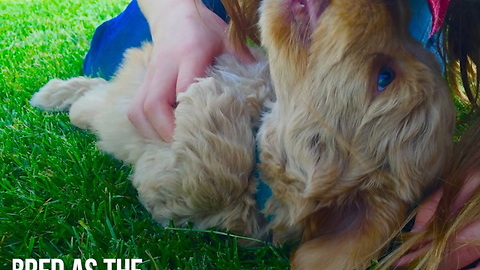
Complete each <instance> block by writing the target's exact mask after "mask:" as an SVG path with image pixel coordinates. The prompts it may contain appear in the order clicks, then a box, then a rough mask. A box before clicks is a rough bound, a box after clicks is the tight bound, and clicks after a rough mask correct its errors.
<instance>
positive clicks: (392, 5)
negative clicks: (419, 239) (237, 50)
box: [260, 0, 455, 269]
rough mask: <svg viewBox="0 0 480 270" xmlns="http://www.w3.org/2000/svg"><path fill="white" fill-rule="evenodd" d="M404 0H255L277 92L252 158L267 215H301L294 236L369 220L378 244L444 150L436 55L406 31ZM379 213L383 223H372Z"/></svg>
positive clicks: (443, 95) (431, 175)
mask: <svg viewBox="0 0 480 270" xmlns="http://www.w3.org/2000/svg"><path fill="white" fill-rule="evenodd" d="M407 2H408V1H404V0H356V1H351V0H264V2H263V4H262V8H261V19H260V26H261V30H262V42H263V44H264V46H265V47H266V49H267V53H268V56H269V60H270V63H271V74H272V79H273V83H274V86H275V92H276V94H277V102H276V104H275V105H274V107H273V109H272V111H271V113H270V114H269V115H267V116H266V117H265V121H264V125H263V127H262V129H261V131H260V146H261V150H262V152H261V159H262V163H263V164H264V173H265V177H266V178H270V179H267V182H268V183H269V184H270V186H271V187H272V190H273V191H274V194H275V195H276V197H277V200H278V202H277V203H278V205H280V206H278V205H277V206H276V208H275V207H274V209H277V210H278V211H277V212H276V213H274V214H275V215H276V216H277V224H278V226H279V227H282V228H283V229H284V228H285V227H288V226H289V225H294V224H300V225H299V226H303V227H305V231H306V233H305V234H304V241H305V242H308V241H309V240H312V239H313V238H318V237H322V235H325V234H328V232H332V233H338V234H341V233H343V235H350V234H349V233H347V232H349V231H352V230H354V229H355V230H358V231H359V232H360V231H363V232H365V230H371V231H375V230H379V231H382V232H381V233H380V235H378V236H377V237H376V239H374V240H371V242H372V244H371V245H370V246H371V247H374V246H377V247H378V245H379V244H380V243H382V242H383V241H386V239H385V238H386V237H388V234H389V233H392V230H393V228H394V227H395V226H397V227H398V226H400V224H399V223H401V220H402V219H403V217H404V215H405V211H406V209H407V208H408V207H409V206H410V205H411V204H412V203H414V202H416V201H417V200H419V198H420V197H421V195H422V193H423V192H424V191H425V189H426V187H428V186H429V185H430V184H432V182H433V181H434V179H435V178H436V177H437V176H438V175H439V174H440V173H441V170H442V167H443V164H444V162H445V160H446V157H447V156H448V154H449V152H450V148H451V144H452V133H453V128H454V117H455V114H454V109H453V104H452V102H451V98H450V95H449V92H448V89H447V87H446V85H445V84H444V82H443V80H442V78H441V71H440V67H439V64H438V63H437V60H436V59H435V57H434V56H433V55H432V54H431V53H430V52H428V51H426V50H425V49H424V48H423V47H422V45H421V44H419V43H418V42H416V41H415V40H413V39H412V38H411V37H410V35H409V32H408V29H407V25H408V22H409V8H408V4H407ZM280 193H281V194H280ZM299 204H302V205H299ZM382 213H383V214H385V213H386V215H383V216H384V219H388V220H387V222H386V223H388V224H384V223H385V222H379V224H378V226H379V227H380V228H378V227H374V226H371V225H372V224H373V222H377V221H378V220H376V219H378V218H379V216H381V215H382ZM382 226H383V228H382ZM326 227H330V228H326ZM322 231H323V232H324V233H322ZM357 235H358V234H357ZM349 237H351V240H352V241H355V240H354V239H355V236H349ZM371 238H375V237H373V236H372V237H371ZM357 240H358V239H357ZM342 241H344V242H349V243H351V241H349V240H348V239H346V240H342ZM365 244H366V243H363V245H365ZM317 245H322V244H321V241H320V243H317ZM357 245H358V246H361V245H362V243H357ZM366 246H368V245H366ZM366 249H367V250H368V248H366ZM310 250H312V249H310ZM313 250H314V249H313ZM369 252H371V253H372V254H373V253H374V252H373V251H372V250H370V251H369ZM360 253H362V252H360ZM352 256H353V255H352ZM359 256H360V255H358V256H357V257H359ZM313 257H315V256H313ZM325 269H327V268H325ZM338 269H340V268H338Z"/></svg>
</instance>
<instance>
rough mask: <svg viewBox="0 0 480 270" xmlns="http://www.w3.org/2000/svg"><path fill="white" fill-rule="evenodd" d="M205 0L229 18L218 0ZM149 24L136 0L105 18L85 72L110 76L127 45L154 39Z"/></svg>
mask: <svg viewBox="0 0 480 270" xmlns="http://www.w3.org/2000/svg"><path fill="white" fill-rule="evenodd" d="M203 3H204V4H205V5H206V6H207V7H208V8H210V9H211V10H212V11H214V12H215V13H216V14H217V15H218V16H219V17H220V18H222V19H223V20H224V21H227V19H228V18H227V13H226V11H225V8H224V7H223V5H222V4H221V2H220V1H219V0H203ZM151 40H152V36H151V34H150V27H149V25H148V22H147V20H146V19H145V17H144V16H143V14H142V12H141V10H140V8H139V6H138V3H137V0H133V1H132V2H130V4H129V5H128V6H127V8H126V9H125V10H124V11H123V12H122V13H120V14H119V15H118V16H117V17H115V18H113V19H111V20H109V21H106V22H104V23H103V24H101V25H100V26H99V27H98V28H97V29H96V30H95V33H94V35H93V38H92V42H91V44H90V50H89V51H88V53H87V56H86V57H85V60H84V62H83V72H84V74H85V75H87V76H90V77H103V78H105V79H107V80H108V79H110V78H111V77H112V76H113V75H114V74H115V72H116V71H117V69H118V67H119V66H120V64H121V62H122V59H123V53H124V52H125V51H126V50H127V49H128V48H134V47H140V46H141V45H142V43H144V42H146V41H151Z"/></svg>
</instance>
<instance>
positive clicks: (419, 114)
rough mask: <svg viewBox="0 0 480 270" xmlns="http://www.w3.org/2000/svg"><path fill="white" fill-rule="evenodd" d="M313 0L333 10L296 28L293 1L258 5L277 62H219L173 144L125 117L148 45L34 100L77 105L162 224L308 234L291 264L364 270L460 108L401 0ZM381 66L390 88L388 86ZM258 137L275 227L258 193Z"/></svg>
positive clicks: (415, 196) (444, 142) (446, 139)
mask: <svg viewBox="0 0 480 270" xmlns="http://www.w3.org/2000/svg"><path fill="white" fill-rule="evenodd" d="M307 2H308V1H307ZM317 2H319V3H320V2H321V3H323V4H325V3H328V7H326V9H325V11H324V12H323V14H322V15H321V16H320V17H319V19H318V22H317V23H316V24H315V25H308V24H307V25H302V24H301V23H299V22H298V21H296V20H294V19H292V15H291V13H290V12H291V11H290V10H289V9H286V8H285V7H286V6H287V4H288V3H290V1H287V0H265V1H263V3H262V6H261V10H260V13H261V14H260V28H261V35H262V43H263V45H264V47H265V49H266V50H267V54H268V62H267V61H264V60H261V58H262V57H260V56H259V57H258V58H259V59H260V60H259V61H258V63H255V64H252V65H242V64H239V63H236V62H235V59H233V58H231V57H229V56H222V57H221V58H219V59H218V62H217V63H216V65H215V66H214V67H213V68H212V69H211V70H210V71H209V73H208V74H207V77H206V78H204V79H200V80H199V81H198V82H197V83H195V84H193V85H192V86H191V87H190V88H189V89H188V90H187V92H186V93H185V94H182V95H180V96H179V97H178V101H179V105H178V107H177V108H176V110H175V117H176V129H175V132H174V140H173V143H171V144H167V143H165V142H163V141H160V140H145V139H143V138H141V137H140V136H139V135H138V134H137V132H136V130H135V128H134V127H133V125H132V124H131V123H130V122H129V121H128V119H127V109H128V107H129V105H130V102H131V101H132V97H133V95H134V94H135V91H136V90H137V89H138V88H139V86H140V84H141V82H142V81H143V77H144V74H145V69H146V66H147V64H148V61H149V59H150V50H151V47H150V45H148V44H147V45H145V46H144V47H143V48H142V49H132V50H129V51H128V53H127V54H126V56H125V61H124V66H123V67H122V69H121V70H120V71H119V73H118V74H117V75H116V77H115V78H114V79H113V80H112V81H111V82H108V83H107V82H105V81H103V80H99V79H97V80H95V81H93V79H86V78H81V77H80V78H74V79H71V80H68V81H66V82H62V83H59V82H58V81H55V80H54V81H52V82H50V83H49V84H47V85H46V86H45V87H43V88H42V89H41V90H40V91H39V92H38V93H37V94H35V96H34V97H33V98H32V105H34V106H37V107H40V108H43V109H63V110H70V117H71V121H72V123H73V124H75V125H77V126H79V127H81V128H88V129H90V130H92V131H94V132H95V133H96V134H98V136H99V146H100V148H101V149H103V150H104V151H106V152H108V153H110V154H112V155H113V156H115V157H116V158H118V159H121V160H123V161H125V162H127V163H130V164H133V165H134V167H135V172H134V175H133V176H132V183H133V185H134V186H135V187H136V188H137V189H138V193H139V197H140V200H141V201H142V203H143V204H144V205H145V207H146V208H147V210H148V211H150V212H151V213H152V216H153V218H154V219H156V220H157V221H159V222H160V223H162V224H166V223H168V221H169V220H171V219H173V221H174V222H175V223H176V224H184V223H185V222H190V221H191V222H194V224H195V226H197V227H199V228H207V227H213V226H216V227H220V228H222V229H226V230H230V231H232V232H234V233H239V234H243V235H253V236H257V237H262V236H263V235H264V234H265V233H266V232H267V231H268V230H271V231H272V234H273V237H274V239H275V241H277V242H284V241H291V240H299V239H302V243H301V245H300V247H299V249H298V250H297V251H296V252H295V253H294V254H293V256H292V266H293V268H294V269H317V268H318V266H319V265H322V266H323V267H322V269H353V268H358V269H361V268H364V267H366V266H367V265H368V263H369V261H370V260H371V259H375V258H377V257H378V256H379V255H380V254H381V252H382V250H383V248H384V246H385V245H386V244H387V243H388V241H389V239H391V238H392V237H393V236H394V235H395V234H396V233H397V232H398V230H399V229H400V228H401V226H402V224H403V221H404V220H405V216H406V214H407V211H408V209H409V208H410V207H412V206H413V205H414V204H416V203H417V202H418V201H419V200H420V199H421V197H422V196H423V194H424V193H425V192H426V191H427V190H428V189H429V188H431V187H432V186H433V185H435V182H436V178H437V177H438V176H439V175H440V174H441V173H442V168H443V166H444V164H445V162H446V160H447V158H448V156H449V154H450V151H451V147H452V133H453V127H454V116H455V115H454V110H453V104H452V102H451V100H450V96H449V92H448V90H447V88H446V86H445V84H444V82H443V81H442V78H441V76H440V68H439V66H438V64H437V63H436V59H435V57H434V56H433V55H431V54H430V53H429V52H427V51H426V50H424V49H423V48H422V46H421V44H419V43H417V42H415V41H414V40H413V39H412V38H411V37H410V36H409V35H408V31H407V29H406V28H405V25H406V22H407V21H408V12H407V7H406V3H405V1H376V0H357V1H350V0H331V1H317ZM308 3H313V1H309V2H308ZM268 66H270V71H271V77H270V74H269V67H268ZM384 66H390V67H392V68H393V69H394V71H395V74H396V79H395V80H394V81H393V82H392V84H390V85H389V86H388V87H387V89H385V90H384V91H381V92H380V91H377V86H376V82H377V76H378V73H379V70H380V69H381V68H382V67H384ZM79 85H80V87H79ZM272 85H273V86H274V87H273V86H272ZM69 105H71V107H69ZM262 111H264V113H263V114H262ZM257 128H258V134H257V136H256V140H257V141H258V147H259V149H260V164H259V165H258V166H259V168H260V171H261V175H262V179H263V180H264V181H265V182H266V183H267V184H268V185H269V186H270V187H271V189H272V191H273V197H272V198H271V199H270V200H269V201H268V202H267V206H266V210H265V214H269V215H271V216H272V217H273V219H272V221H271V222H269V223H267V222H266V221H265V218H264V216H263V215H262V213H260V211H259V210H258V208H257V206H256V203H255V201H254V198H253V196H254V193H255V190H256V185H257V179H255V177H254V176H253V174H252V171H253V168H254V166H255V153H254V144H255V133H257Z"/></svg>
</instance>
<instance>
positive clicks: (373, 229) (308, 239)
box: [291, 192, 406, 270]
mask: <svg viewBox="0 0 480 270" xmlns="http://www.w3.org/2000/svg"><path fill="white" fill-rule="evenodd" d="M384 197H385V195H383V196H379V195H377V194H372V193H371V192H368V193H367V192H365V193H363V194H357V195H353V198H354V199H352V201H350V202H349V203H348V205H344V206H342V207H338V206H335V207H330V208H322V209H319V210H317V211H316V212H315V213H313V214H312V215H310V216H309V217H308V218H307V221H306V226H305V231H304V235H303V240H302V243H301V245H300V247H299V248H298V249H297V250H296V251H295V253H294V254H293V255H292V260H291V261H292V269H296V270H303V269H319V268H321V269H326V270H328V269H332V270H333V269H335V270H338V269H365V268H367V267H368V266H369V265H370V262H371V260H375V259H377V258H378V257H379V256H380V254H381V252H382V251H383V248H384V247H385V246H386V245H387V244H388V243H389V241H388V240H389V239H391V238H393V236H394V235H396V234H397V232H396V229H397V228H401V222H402V221H403V219H404V217H403V214H402V216H396V213H405V212H406V205H405V203H404V202H401V201H392V200H389V201H388V202H387V201H385V200H383V199H382V198H384ZM392 232H394V233H392Z"/></svg>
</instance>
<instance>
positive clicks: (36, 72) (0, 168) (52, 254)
mask: <svg viewBox="0 0 480 270" xmlns="http://www.w3.org/2000/svg"><path fill="white" fill-rule="evenodd" d="M127 3H128V1H127V0H121V1H118V0H99V1H95V0H86V1H81V0H62V1H48V0H19V1H6V0H0V33H1V35H0V98H1V101H0V106H1V108H0V175H1V181H0V269H11V260H12V259H13V258H21V259H26V258H34V259H38V258H60V259H62V260H64V262H65V266H66V268H65V269H71V265H72V263H73V260H74V259H82V260H83V261H85V260H86V259H89V258H93V259H96V260H97V262H102V259H103V258H141V259H142V260H143V261H144V263H143V264H142V269H287V268H288V267H289V263H288V256H289V249H288V247H283V248H274V247H272V246H270V245H268V244H262V245H260V246H259V247H250V248H248V247H242V246H240V245H238V243H237V242H238V239H237V238H236V237H231V236H230V237H226V236H222V235H220V234H216V233H211V232H198V231H191V230H186V231H183V230H174V229H162V228H160V227H159V226H158V225H157V224H155V223H154V222H152V221H151V219H150V216H149V214H148V213H147V212H146V211H145V209H144V208H142V206H141V205H140V204H139V202H138V200H137V195H136V191H135V190H134V188H133V187H132V186H131V184H130V182H129V180H128V175H129V174H130V172H131V168H128V167H125V166H123V165H122V164H121V163H120V162H118V161H116V160H113V159H112V158H110V157H109V156H107V155H105V154H103V153H101V152H99V151H98V150H97V148H96V146H95V137H94V136H93V135H92V134H90V133H88V132H84V131H82V130H79V129H76V128H74V127H73V126H72V125H71V124H70V123H69V120H68V116H67V115H65V114H63V113H45V112H41V111H39V110H37V109H33V108H31V107H30V106H29V99H30V97H31V95H32V94H33V93H34V92H36V91H37V90H38V89H39V88H40V87H41V86H42V85H44V84H45V83H46V82H47V81H48V80H49V79H52V78H69V77H74V76H78V75H81V65H82V60H83V57H84V55H85V53H86V51H87V49H88V46H89V41H90V38H91V36H92V34H93V31H94V29H95V27H96V26H97V25H99V24H100V23H101V22H102V21H104V20H106V19H108V18H111V17H112V16H114V15H115V14H117V13H119V12H120V11H121V10H122V9H123V8H124V7H125V5H126V4H127ZM100 265H101V264H100ZM95 269H102V267H98V268H95Z"/></svg>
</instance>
